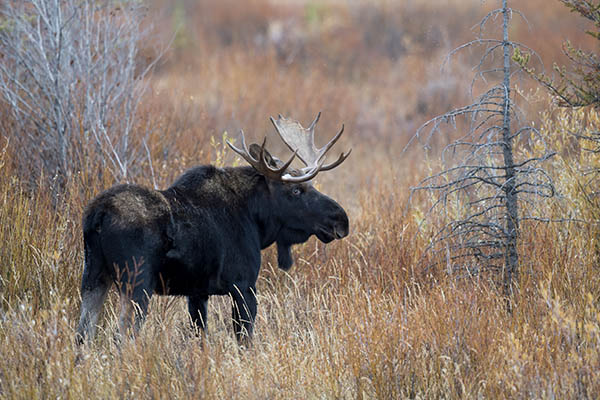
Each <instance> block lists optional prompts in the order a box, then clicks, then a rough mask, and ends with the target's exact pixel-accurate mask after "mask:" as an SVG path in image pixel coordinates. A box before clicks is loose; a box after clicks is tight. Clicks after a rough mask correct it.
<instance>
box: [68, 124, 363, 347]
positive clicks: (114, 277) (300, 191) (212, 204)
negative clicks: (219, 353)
mask: <svg viewBox="0 0 600 400" xmlns="http://www.w3.org/2000/svg"><path fill="white" fill-rule="evenodd" d="M320 115H321V113H319V114H318V115H317V117H316V118H315V120H314V121H313V122H312V124H311V125H310V126H309V128H303V127H302V125H301V124H300V123H299V122H297V121H294V120H292V119H288V118H284V117H282V116H281V115H279V117H278V119H274V118H273V117H271V122H272V123H273V125H274V126H275V130H276V131H277V133H278V134H279V136H280V137H281V139H282V140H283V142H284V143H285V144H286V145H287V146H288V147H289V148H290V150H291V151H292V152H293V154H292V156H291V157H290V158H289V159H288V161H286V162H282V161H281V160H279V159H278V158H276V157H274V156H272V155H271V154H270V153H269V151H267V149H266V137H265V139H264V140H263V142H262V145H258V144H256V143H253V144H251V145H250V147H249V148H248V147H247V146H246V141H245V138H244V132H243V131H242V130H240V139H241V145H242V147H241V148H238V147H236V146H234V145H233V144H232V143H230V142H229V141H227V144H228V145H229V147H231V149H232V150H233V151H235V152H236V153H237V154H239V155H240V156H241V157H242V158H243V159H244V160H245V161H246V162H247V163H248V164H249V166H241V167H226V168H217V167H215V166H212V165H205V166H198V167H194V168H192V169H190V170H188V171H186V172H184V173H183V175H181V176H180V177H179V178H178V179H177V180H176V181H175V183H173V185H172V186H171V187H169V188H168V189H166V190H153V189H149V188H146V187H143V186H139V185H134V184H122V185H117V186H114V187H112V188H110V189H108V190H107V191H105V192H103V193H101V194H100V195H98V196H97V197H96V198H95V199H93V200H92V201H91V202H90V203H89V204H88V206H87V207H86V209H85V211H84V215H83V242H84V250H85V254H84V259H85V260H84V270H83V275H82V280H81V298H82V303H81V316H80V319H79V326H78V328H77V340H78V342H79V343H84V341H85V340H86V339H88V340H89V339H91V338H93V337H94V334H95V331H96V324H97V322H98V317H99V314H100V311H101V309H102V305H103V303H104V300H105V298H106V295H107V292H108V290H109V289H110V287H111V286H112V285H113V284H116V286H117V287H118V290H119V294H120V299H121V311H120V317H119V331H120V332H121V333H125V332H127V331H128V330H131V331H132V333H133V334H135V332H137V331H138V330H139V328H140V326H141V324H142V323H143V321H144V318H145V315H146V313H147V309H148V304H149V301H150V298H151V296H152V295H153V294H158V295H175V296H187V299H188V310H189V313H190V316H191V320H192V322H193V324H194V325H195V326H197V328H198V329H200V330H202V331H204V330H205V329H206V318H207V316H206V314H207V302H208V298H209V296H212V295H229V296H231V298H232V300H233V302H232V304H233V305H232V317H233V318H232V319H233V329H234V332H235V335H236V338H237V339H238V341H239V342H244V341H246V340H250V339H251V337H252V330H253V323H254V319H255V317H256V308H257V304H256V280H257V278H258V273H259V269H260V265H261V250H262V249H264V248H266V247H268V246H270V245H271V244H273V243H276V245H277V262H278V266H279V268H281V269H283V270H288V269H289V268H290V267H291V266H292V264H293V258H292V254H291V246H292V245H294V244H299V243H304V242H306V241H307V240H308V239H309V237H310V236H312V235H316V237H317V238H318V239H319V240H321V241H322V242H324V243H329V242H331V241H332V240H334V239H342V238H344V237H346V236H347V235H348V229H349V222H348V216H347V215H346V212H345V211H344V209H343V208H342V207H341V206H340V205H339V204H338V203H337V202H335V201H334V200H333V199H331V198H329V197H327V196H326V195H324V194H322V193H320V192H319V191H317V190H316V189H315V188H314V187H313V186H312V184H311V180H312V179H313V178H314V177H315V176H317V174H318V173H320V172H323V171H328V170H331V169H333V168H335V167H337V166H338V165H340V164H341V163H342V162H343V161H344V160H346V158H347V157H348V156H349V155H350V151H351V150H350V151H348V152H347V153H344V152H342V153H341V154H340V156H339V158H338V159H337V160H336V161H335V162H332V163H330V164H325V156H326V154H327V152H328V151H329V150H330V149H331V148H332V146H333V145H334V144H335V143H336V142H337V141H338V139H339V138H340V137H341V135H342V133H343V132H344V126H343V125H342V128H341V130H340V131H339V132H338V133H337V134H336V135H335V136H334V137H333V138H332V139H331V140H330V141H329V142H328V143H327V144H326V145H325V146H324V147H322V148H320V149H317V148H316V147H315V144H314V130H315V126H316V124H317V122H318V120H319V117H320ZM296 157H297V158H298V159H299V160H300V161H301V162H302V163H303V164H304V165H305V167H303V168H300V169H297V168H294V167H292V166H291V164H292V161H293V160H294V159H295V158H296ZM134 311H135V312H134Z"/></svg>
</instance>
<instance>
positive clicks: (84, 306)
mask: <svg viewBox="0 0 600 400" xmlns="http://www.w3.org/2000/svg"><path fill="white" fill-rule="evenodd" d="M110 284H111V282H110V281H109V280H98V281H97V282H96V284H95V285H94V286H87V285H86V284H85V281H84V284H82V288H81V316H80V317H79V326H78V327H77V339H76V340H77V343H78V344H83V342H84V340H85V339H86V338H87V339H93V338H94V335H95V333H96V325H97V323H98V317H99V316H100V311H101V310H102V305H103V304H104V300H105V299H106V294H107V293H108V289H110Z"/></svg>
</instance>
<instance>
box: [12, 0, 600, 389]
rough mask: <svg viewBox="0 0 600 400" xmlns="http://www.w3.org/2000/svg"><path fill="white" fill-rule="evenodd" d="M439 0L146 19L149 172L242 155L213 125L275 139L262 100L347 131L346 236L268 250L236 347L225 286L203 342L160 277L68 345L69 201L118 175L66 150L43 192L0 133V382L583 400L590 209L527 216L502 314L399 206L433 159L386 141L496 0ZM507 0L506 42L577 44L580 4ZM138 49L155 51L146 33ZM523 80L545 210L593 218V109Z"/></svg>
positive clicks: (74, 289)
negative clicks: (71, 167)
mask: <svg viewBox="0 0 600 400" xmlns="http://www.w3.org/2000/svg"><path fill="white" fill-rule="evenodd" d="M163 3H164V4H163ZM438 3H442V2H430V1H424V0H415V1H404V2H387V1H378V2H367V1H364V2H349V3H348V2H338V1H333V0H332V1H327V2H324V3H321V2H303V1H291V0H290V1H285V2H274V1H273V2H269V1H268V0H252V1H248V2H236V1H233V0H230V1H223V2H216V1H208V0H203V1H188V0H181V1H175V2H167V1H164V2H160V1H157V2H155V6H156V7H155V8H156V9H155V10H151V13H152V14H151V15H152V16H153V18H154V19H155V20H156V28H157V31H158V35H159V36H162V38H169V37H170V35H172V32H173V29H174V27H177V28H178V29H179V30H178V33H177V34H176V36H175V38H174V41H173V44H172V50H171V51H170V53H169V54H168V55H167V56H166V58H165V59H164V62H163V63H162V64H161V65H160V66H159V67H158V69H157V70H156V71H155V73H154V75H153V76H152V82H151V88H152V92H151V93H148V96H147V97H145V98H144V100H143V104H142V105H141V107H142V112H141V115H142V118H141V119H140V120H139V123H138V126H137V127H136V130H137V131H138V132H141V134H144V135H145V134H146V133H147V132H148V130H150V131H151V132H153V133H152V134H151V135H149V138H150V139H149V142H148V148H149V152H150V154H151V159H152V167H153V168H152V170H153V172H154V179H155V181H156V183H157V185H158V186H159V187H161V188H164V187H166V186H167V185H168V184H169V183H171V182H172V181H173V179H174V178H175V177H176V176H177V175H179V174H180V173H181V172H183V171H184V170H185V169H186V168H188V167H190V166H192V165H196V164H201V163H209V162H212V163H217V164H223V163H224V164H228V165H230V164H233V163H234V162H237V161H235V160H236V158H235V157H234V154H232V152H231V151H226V150H225V146H223V142H224V132H227V135H229V136H232V135H233V134H235V133H236V132H237V130H238V129H240V128H243V129H244V131H245V132H246V134H247V135H248V136H250V137H252V138H254V139H259V138H262V136H263V135H264V134H265V133H268V135H269V136H271V137H274V136H272V135H274V132H273V129H272V127H271V125H270V122H269V120H268V117H269V116H271V115H273V116H276V115H277V114H278V113H282V114H284V115H288V116H293V117H294V118H296V119H298V120H300V121H302V122H303V123H305V124H308V123H309V122H310V121H311V120H312V118H313V117H314V115H315V114H316V113H317V112H318V111H319V110H322V111H323V116H322V117H321V121H320V125H319V129H320V131H322V132H329V134H325V135H324V136H331V135H333V134H334V133H335V132H337V130H338V128H339V124H340V123H341V122H344V123H345V124H346V129H345V132H346V133H345V137H343V138H342V139H341V142H342V143H341V145H340V147H343V148H349V147H353V152H352V155H351V156H350V158H349V159H348V160H347V161H346V162H345V163H344V165H343V167H340V168H339V169H337V170H336V171H334V172H331V173H329V174H323V176H319V179H318V182H317V185H318V186H319V188H321V189H322V190H323V191H324V192H325V193H327V194H329V195H331V196H332V197H333V198H335V199H337V200H339V202H340V203H341V204H342V205H343V206H344V207H345V208H346V210H347V211H348V214H349V217H350V227H351V233H350V235H349V237H347V238H346V239H344V240H342V241H340V242H336V243H332V244H330V245H327V246H325V245H323V244H322V243H320V242H318V241H316V240H315V239H311V240H310V241H309V242H308V243H307V244H305V245H302V246H299V247H297V248H296V249H295V256H296V265H295V266H294V267H293V268H292V269H291V271H290V272H289V273H285V272H283V271H280V270H278V269H277V266H276V265H277V263H276V255H275V252H274V251H273V250H272V249H269V250H267V251H266V252H265V253H264V260H263V268H262V271H261V275H260V277H259V281H258V283H257V285H258V291H259V293H258V301H259V304H260V307H259V313H258V317H257V324H256V331H255V340H254V343H253V346H252V347H251V348H250V349H247V350H243V349H241V348H240V347H239V346H238V345H237V343H236V342H235V339H233V336H232V335H231V334H230V332H229V331H228V330H229V326H230V308H229V304H228V299H225V298H211V300H210V305H209V335H208V336H207V337H206V338H205V339H204V340H205V343H204V344H203V345H201V343H200V342H201V339H199V338H196V337H195V336H194V334H193V333H192V331H191V329H190V328H189V325H188V316H187V311H186V310H187V309H186V306H185V302H184V300H183V299H178V298H169V297H160V298H159V297H158V296H155V297H154V298H153V299H152V303H151V305H150V310H151V311H150V314H149V318H148V321H147V323H146V324H145V325H144V327H143V329H142V331H141V333H140V335H139V337H138V338H136V339H135V340H134V341H129V340H126V341H124V342H123V343H122V344H121V345H120V346H116V345H115V344H114V342H113V335H114V332H115V329H116V321H117V317H116V316H115V312H116V311H115V310H117V309H118V304H117V298H116V296H114V293H113V296H112V297H111V298H110V302H109V303H110V304H109V305H108V307H107V308H106V309H105V312H104V314H103V317H102V325H101V329H100V332H99V335H98V336H99V338H98V339H97V341H96V342H95V343H93V344H92V345H91V346H89V347H82V348H78V347H77V346H76V345H75V340H74V330H75V326H76V321H77V316H78V312H79V303H80V299H79V287H78V285H79V281H80V276H81V272H82V262H83V252H82V240H81V222H80V220H81V214H82V210H83V207H84V205H85V204H86V202H87V201H89V199H91V198H92V197H93V196H94V195H95V194H97V193H99V192H100V191H102V190H104V189H106V188H108V187H109V186H110V185H112V184H113V183H114V182H112V181H111V179H112V178H111V177H110V176H109V175H108V174H99V173H98V169H99V168H100V167H99V166H98V165H94V164H90V165H83V166H82V170H81V171H77V173H75V174H73V175H72V176H71V177H69V179H68V181H67V182H66V184H65V185H64V194H62V195H61V196H60V197H59V198H57V197H56V196H55V195H53V194H52V193H53V192H52V191H50V190H48V187H49V185H51V182H50V183H48V179H46V178H45V177H43V176H42V177H40V178H39V181H37V182H30V180H28V179H27V178H26V172H24V171H23V170H22V165H23V163H22V162H21V163H18V165H19V169H17V168H16V165H17V163H15V162H14V161H15V157H17V156H18V154H19V149H18V148H15V146H13V142H12V141H9V140H7V139H8V138H2V139H1V141H2V143H0V145H1V146H6V147H5V150H4V152H3V153H2V154H1V156H0V203H1V206H0V243H2V245H1V246H0V360H2V362H0V397H2V398H41V397H44V398H45V397H49V398H56V397H61V398H98V397H100V398H215V399H220V398H244V399H246V398H248V399H264V398H281V399H288V398H298V399H301V398H382V399H393V398H408V397H411V398H413V397H414V398H554V397H556V398H598V397H600V380H598V379H597V371H599V370H600V351H599V349H600V273H599V270H598V256H597V249H598V244H597V240H598V239H597V238H598V232H597V230H598V229H597V227H596V226H595V225H590V224H586V223H577V222H569V223H566V222H565V223H554V224H547V223H541V222H531V223H529V224H525V225H524V226H522V233H521V238H520V247H521V248H520V252H521V253H522V254H523V255H524V256H523V257H521V259H520V268H521V274H520V275H519V282H518V285H517V286H518V291H517V294H516V297H515V299H514V304H515V306H514V311H513V312H512V313H507V312H506V308H505V299H504V297H503V295H502V288H501V287H500V286H498V285H497V282H496V279H495V277H494V276H493V275H485V274H481V275H478V276H467V275H458V274H455V273H450V272H451V271H446V270H445V269H444V268H439V269H426V268H425V267H424V265H426V263H424V261H423V259H422V258H421V257H422V255H423V254H422V253H423V250H424V249H425V247H426V246H427V243H428V240H429V239H430V236H429V235H431V234H432V232H433V231H435V229H434V228H435V226H434V225H435V222H436V221H435V218H433V219H429V220H427V221H425V222H424V223H422V217H423V213H424V212H425V211H426V208H427V204H428V203H427V199H422V200H418V201H416V202H413V203H411V204H409V203H408V197H409V188H410V187H411V186H414V185H415V184H416V182H418V181H419V180H420V179H421V178H423V177H424V176H425V175H426V174H427V173H428V169H429V168H435V163H434V162H433V161H432V160H429V162H425V160H422V153H421V152H420V149H418V148H411V149H410V150H409V151H408V152H406V153H403V154H401V150H402V148H403V147H404V145H405V144H406V142H407V141H408V139H409V138H410V136H411V135H412V134H414V132H415V129H416V128H417V127H418V126H419V125H420V124H422V123H423V122H424V121H425V120H427V119H428V118H429V117H431V116H433V115H435V114H438V113H440V112H444V111H447V110H448V109H450V108H451V107H452V106H459V105H461V104H464V103H466V102H467V101H468V100H469V97H468V96H469V94H468V87H469V84H470V79H471V73H470V68H471V66H472V64H473V60H476V59H478V56H479V55H478V54H475V53H473V54H470V53H465V54H464V55H462V56H460V57H458V58H457V59H455V60H454V62H453V63H451V64H449V68H448V69H447V70H446V71H445V72H443V73H440V65H441V62H442V61H443V58H444V56H445V55H446V54H447V52H448V50H450V49H451V48H453V47H455V46H457V45H459V44H460V43H462V42H463V41H465V40H468V39H470V38H471V37H472V32H471V31H470V30H469V27H471V26H473V25H474V24H475V23H476V22H477V21H478V18H479V17H480V16H481V15H483V14H484V13H485V9H484V8H485V7H487V6H488V4H487V3H491V2H486V3H484V7H481V4H480V2H479V1H470V0H469V1H467V0H451V1H447V2H443V4H444V5H443V6H441V5H438ZM517 6H518V7H522V11H523V12H524V14H525V15H527V17H528V18H529V22H530V24H531V28H527V27H525V26H524V25H517V26H516V27H515V28H514V30H515V35H516V40H518V41H522V42H525V43H527V44H528V45H529V46H530V47H532V48H534V49H536V50H538V51H539V52H540V53H541V56H542V59H543V60H544V61H545V62H546V63H551V62H552V61H553V60H557V61H558V62H559V63H561V62H564V61H563V60H564V59H563V58H562V56H561V43H562V41H563V39H564V38H569V39H570V40H571V41H572V42H573V43H581V44H582V45H583V46H585V45H586V44H587V43H589V42H587V40H588V39H586V38H585V34H584V32H583V31H582V29H581V23H582V21H580V20H577V19H576V18H575V17H574V16H572V15H569V14H568V12H567V11H566V10H565V8H564V7H563V6H562V5H561V4H560V3H559V2H558V1H556V2H548V1H547V0H530V1H528V2H525V3H524V4H518V5H517ZM539 38H543V39H539ZM145 51H146V52H147V54H152V51H153V48H152V46H151V44H148V46H147V48H146V49H145ZM471 57H472V58H471ZM518 84H519V86H520V90H521V91H522V93H527V94H530V95H531V96H530V97H529V100H530V102H529V106H528V109H527V112H528V114H527V118H529V119H531V120H533V121H535V123H536V125H537V126H538V127H539V128H540V129H541V131H542V132H543V134H544V135H545V136H546V137H547V138H549V141H550V142H552V144H553V146H554V147H555V149H556V150H557V151H558V152H559V156H558V157H555V158H554V159H553V161H552V163H553V164H552V167H551V173H552V175H553V178H554V180H555V185H556V187H557V189H558V190H559V191H560V196H559V197H558V198H557V200H555V201H553V202H551V203H545V204H541V205H540V206H539V207H543V208H544V210H543V211H544V214H545V215H547V216H548V217H549V218H553V219H560V218H565V217H567V216H568V217H572V218H574V219H576V220H580V221H590V220H598V210H597V207H596V202H595V200H594V199H590V198H589V197H586V196H584V195H583V191H582V186H583V185H586V184H587V183H588V180H589V179H590V178H589V176H586V175H585V174H584V172H585V171H586V170H587V169H589V168H591V167H597V166H598V165H599V163H600V159H599V158H598V156H597V155H593V154H590V153H586V152H583V151H581V149H580V148H579V147H578V146H575V145H574V144H573V139H572V136H571V135H570V134H571V133H572V132H574V131H575V132H582V131H583V132H592V131H597V130H598V129H600V117H599V116H598V114H597V113H596V112H594V111H590V110H578V111H565V110H557V109H555V108H552V107H551V106H550V105H549V101H548V99H547V98H546V96H545V95H542V94H539V93H537V94H536V93H535V87H531V88H532V91H531V92H530V91H529V89H530V86H529V85H532V83H531V82H528V81H527V80H526V79H524V80H523V81H522V83H518ZM541 111H544V112H541ZM0 116H2V117H3V119H2V120H0V123H2V124H7V123H9V122H7V121H8V118H7V117H6V115H5V114H2V112H1V111H0ZM274 142H275V141H274V140H273V141H272V143H274ZM283 150H284V149H283V148H281V151H283ZM523 151H527V150H523ZM139 162H140V163H142V164H141V165H140V166H139V167H140V170H145V171H147V173H146V174H141V175H139V176H135V177H133V178H132V180H134V181H135V182H137V183H142V184H147V185H149V186H151V185H153V178H152V174H151V172H150V166H149V163H148V160H147V159H146V160H140V161H139ZM33 164H36V163H32V165H33ZM419 227H420V230H419Z"/></svg>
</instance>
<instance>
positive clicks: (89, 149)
mask: <svg viewBox="0 0 600 400" xmlns="http://www.w3.org/2000/svg"><path fill="white" fill-rule="evenodd" d="M144 13H145V8H144V6H143V5H142V3H141V2H138V1H132V0H131V1H130V0H119V1H109V0H102V1H92V0H8V1H6V2H4V4H3V5H1V6H0V54H2V62H0V99H2V101H3V102H5V103H6V105H7V108H6V110H7V113H8V114H9V115H8V117H9V118H10V120H11V123H10V124H6V123H4V124H3V130H4V132H2V133H3V134H4V135H6V137H10V138H11V139H13V138H14V141H13V143H14V144H15V145H16V146H18V154H19V155H20V156H21V158H22V160H21V162H20V164H21V165H20V166H21V167H22V169H24V170H25V171H24V172H27V173H33V174H32V175H36V173H40V172H42V171H43V172H44V173H45V174H46V175H47V176H48V175H49V176H53V177H55V178H58V182H59V183H60V182H61V181H64V180H65V179H66V177H68V176H69V175H70V174H73V173H75V172H76V171H79V170H81V169H82V168H84V167H85V166H86V165H87V166H88V168H89V166H92V168H95V169H96V171H98V162H100V163H101V165H102V168H101V169H100V170H108V171H109V172H110V174H111V175H112V176H113V177H114V179H117V180H126V179H127V178H128V176H129V175H130V168H131V166H132V165H133V164H134V163H135V162H136V161H137V160H139V159H140V158H142V157H145V150H144V146H143V144H142V143H140V142H144V140H143V139H141V140H137V142H136V141H135V140H134V138H133V132H132V131H133V129H134V126H135V122H136V116H137V115H136V112H137V108H138V104H139V101H140V99H141V96H142V94H143V92H144V90H145V87H146V85H145V80H144V77H145V76H146V74H147V73H148V71H149V69H150V68H151V67H152V65H153V64H152V63H150V64H149V65H144V66H140V65H139V62H138V59H137V57H136V56H137V54H138V44H139V43H140V40H142V39H143V37H144V33H143V32H142V31H141V29H140V23H141V20H142V17H143V16H144ZM31 164H33V165H31Z"/></svg>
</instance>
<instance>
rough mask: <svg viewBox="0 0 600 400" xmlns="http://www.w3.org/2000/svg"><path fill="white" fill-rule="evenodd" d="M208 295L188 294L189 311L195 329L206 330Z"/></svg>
mask: <svg viewBox="0 0 600 400" xmlns="http://www.w3.org/2000/svg"><path fill="white" fill-rule="evenodd" d="M207 306H208V296H188V311H189V313H190V316H191V317H192V324H193V326H194V328H195V329H201V330H203V331H205V330H206V309H207Z"/></svg>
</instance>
